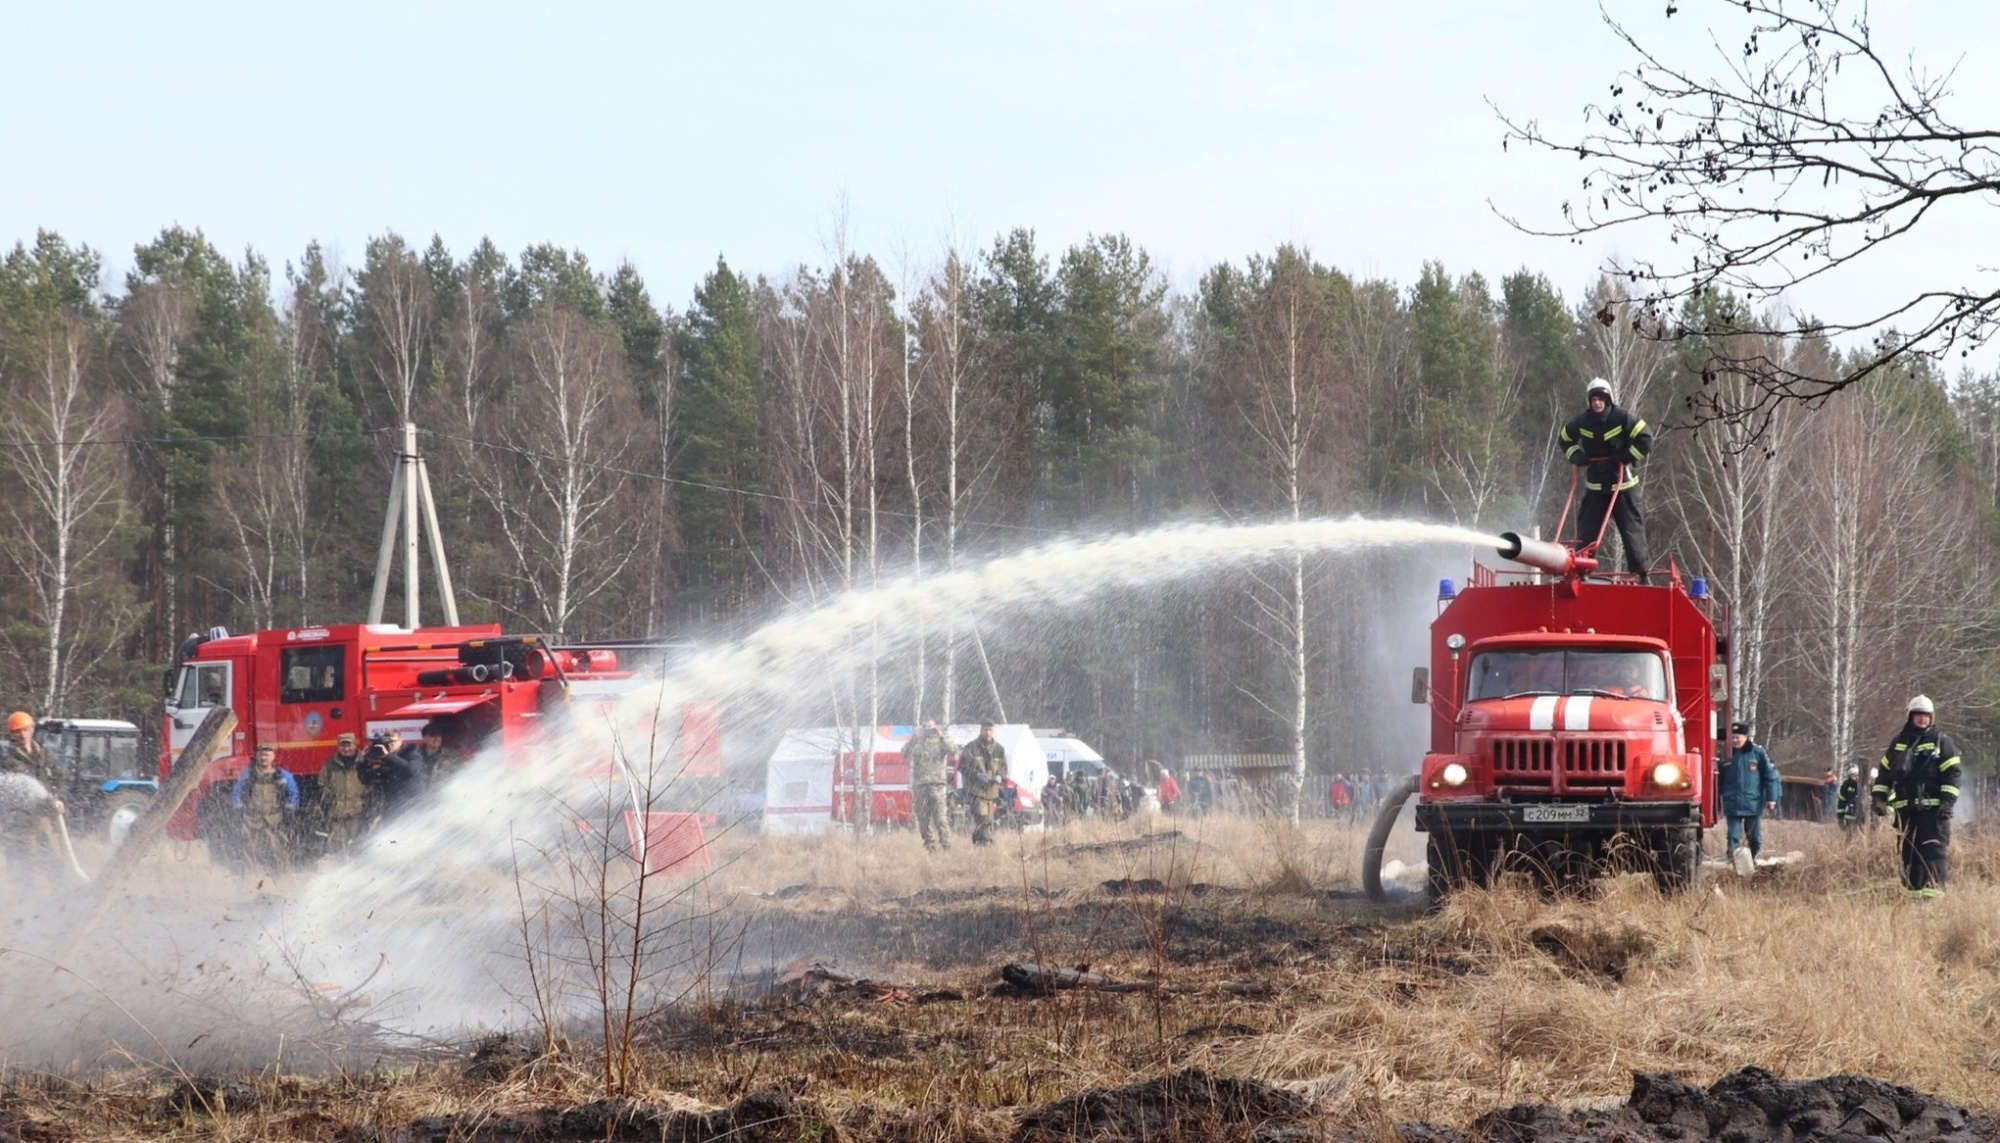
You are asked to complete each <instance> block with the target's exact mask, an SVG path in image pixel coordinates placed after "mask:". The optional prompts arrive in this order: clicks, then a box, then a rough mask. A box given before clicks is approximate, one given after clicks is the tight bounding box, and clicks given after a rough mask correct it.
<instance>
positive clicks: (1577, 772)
mask: <svg viewBox="0 0 2000 1143" xmlns="http://www.w3.org/2000/svg"><path fill="white" fill-rule="evenodd" d="M1563 776H1564V778H1565V779H1567V780H1568V782H1569V784H1570V785H1572V786H1623V785H1624V784H1625V740H1624V739H1622V738H1569V739H1565V740H1564V741H1563Z"/></svg>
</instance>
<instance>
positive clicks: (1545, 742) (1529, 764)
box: [1492, 738, 1556, 786]
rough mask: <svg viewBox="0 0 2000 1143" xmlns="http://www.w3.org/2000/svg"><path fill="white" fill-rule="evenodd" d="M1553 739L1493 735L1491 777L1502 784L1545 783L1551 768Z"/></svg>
mask: <svg viewBox="0 0 2000 1143" xmlns="http://www.w3.org/2000/svg"><path fill="white" fill-rule="evenodd" d="M1555 745H1556V744H1555V743H1554V742H1553V741H1552V740H1550V739H1547V738H1495V739H1493V740H1492V747H1493V780H1494V781H1496V782H1498V783H1500V784H1501V785H1503V786H1518V785H1524V784H1533V785H1538V786H1546V785H1548V784H1549V779H1550V775H1551V773H1552V772H1553V771H1554V769H1555V754H1556V752H1555Z"/></svg>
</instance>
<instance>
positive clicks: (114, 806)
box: [104, 790, 153, 849]
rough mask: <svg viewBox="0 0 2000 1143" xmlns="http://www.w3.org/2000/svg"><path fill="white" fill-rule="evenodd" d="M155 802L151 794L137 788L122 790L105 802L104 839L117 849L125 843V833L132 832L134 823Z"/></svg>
mask: <svg viewBox="0 0 2000 1143" xmlns="http://www.w3.org/2000/svg"><path fill="white" fill-rule="evenodd" d="M152 804H153V797H152V795H151V794H142V793H139V792H137V791H135V790H120V791H119V792H118V793H116V794H113V795H111V798H110V800H109V801H107V802H105V803H104V840H105V841H108V842H110V843H111V848H113V849H116V848H118V847H119V846H121V845H124V844H125V835H126V834H128V833H130V832H132V823H133V822H136V821H138V820H139V815H140V814H143V813H145V812H146V807H147V806H150V805H152Z"/></svg>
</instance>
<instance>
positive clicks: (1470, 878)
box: [1424, 831, 1491, 905]
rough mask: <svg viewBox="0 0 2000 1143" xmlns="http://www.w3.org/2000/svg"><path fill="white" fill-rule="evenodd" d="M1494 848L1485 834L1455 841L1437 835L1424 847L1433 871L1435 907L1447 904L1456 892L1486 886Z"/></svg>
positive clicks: (1459, 838) (1434, 832)
mask: <svg viewBox="0 0 2000 1143" xmlns="http://www.w3.org/2000/svg"><path fill="white" fill-rule="evenodd" d="M1490 848H1491V844H1490V842H1489V841H1488V840H1487V838H1486V837H1484V836H1483V835H1481V834H1477V833H1473V834H1468V835H1466V836H1464V837H1451V836H1448V835H1445V834H1441V833H1438V832H1436V831H1433V832H1432V833H1431V835H1430V838H1429V839H1428V840H1427V841H1426V842H1425V845H1424V860H1425V863H1426V864H1427V865H1428V866H1429V867H1430V868H1429V882H1430V891H1431V904H1432V905H1436V904H1438V903H1439V902H1441V901H1443V900H1444V899H1445V896H1446V894H1448V893H1450V892H1451V891H1452V890H1454V889H1460V888H1463V887H1464V886H1467V885H1483V884H1485V883H1486V877H1487V874H1488V872H1490V866H1491V858H1490V857H1488V851H1489V849H1490Z"/></svg>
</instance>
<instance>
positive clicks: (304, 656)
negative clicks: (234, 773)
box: [274, 643, 358, 774]
mask: <svg viewBox="0 0 2000 1143" xmlns="http://www.w3.org/2000/svg"><path fill="white" fill-rule="evenodd" d="M347 677H348V667H347V647H346V646H345V645H344V644H340V643H319V644H313V645H308V646H304V647H287V648H285V651H284V654H283V655H281V656H280V657H279V661H278V724H277V727H276V732H275V735H274V737H275V739H276V741H277V747H278V765H280V766H283V767H285V768H286V769H288V770H290V771H291V772H292V773H294V774H298V773H301V772H307V773H317V772H318V770H319V763H320V762H322V761H324V760H325V758H326V756H327V754H328V753H330V752H331V751H332V750H333V744H334V740H335V738H336V737H338V735H339V733H340V731H341V730H342V729H343V727H342V724H341V722H342V719H343V718H344V717H345V716H346V715H347V714H348V713H350V712H349V711H348V709H347V707H348V703H347ZM345 729H350V730H355V729H358V728H357V727H346V728H345ZM302 768H303V771H302Z"/></svg>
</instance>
